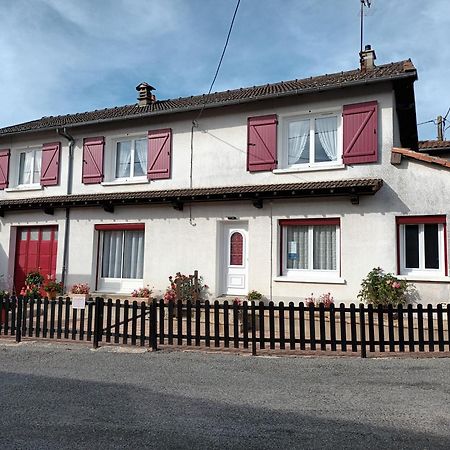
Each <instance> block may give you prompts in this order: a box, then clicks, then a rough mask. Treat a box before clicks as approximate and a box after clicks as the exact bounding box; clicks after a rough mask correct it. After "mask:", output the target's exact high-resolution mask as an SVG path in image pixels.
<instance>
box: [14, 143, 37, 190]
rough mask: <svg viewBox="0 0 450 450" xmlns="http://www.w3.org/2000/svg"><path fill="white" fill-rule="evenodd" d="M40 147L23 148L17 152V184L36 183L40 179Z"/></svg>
mask: <svg viewBox="0 0 450 450" xmlns="http://www.w3.org/2000/svg"><path fill="white" fill-rule="evenodd" d="M41 158H42V150H41V149H30V150H24V151H21V152H20V153H19V174H18V178H17V184H18V185H28V184H38V183H40V180H41Z"/></svg>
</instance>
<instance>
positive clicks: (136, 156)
mask: <svg viewBox="0 0 450 450" xmlns="http://www.w3.org/2000/svg"><path fill="white" fill-rule="evenodd" d="M115 162H116V163H115V178H116V179H127V178H142V177H145V176H146V174H147V139H146V138H145V137H144V138H143V137H139V138H136V139H127V140H120V141H117V142H116V159H115Z"/></svg>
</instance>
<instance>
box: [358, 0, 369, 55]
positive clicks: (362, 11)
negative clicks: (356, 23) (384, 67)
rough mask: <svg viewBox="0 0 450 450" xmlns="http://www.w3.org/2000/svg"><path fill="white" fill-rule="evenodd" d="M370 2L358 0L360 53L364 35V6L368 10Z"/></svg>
mask: <svg viewBox="0 0 450 450" xmlns="http://www.w3.org/2000/svg"><path fill="white" fill-rule="evenodd" d="M371 1H372V0H360V2H361V48H360V52H361V53H362V51H363V34H364V6H365V7H366V8H370V4H371V3H370V2H371Z"/></svg>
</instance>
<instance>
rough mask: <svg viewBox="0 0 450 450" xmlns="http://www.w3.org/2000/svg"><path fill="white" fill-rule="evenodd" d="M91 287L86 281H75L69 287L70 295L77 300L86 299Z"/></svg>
mask: <svg viewBox="0 0 450 450" xmlns="http://www.w3.org/2000/svg"><path fill="white" fill-rule="evenodd" d="M90 291H91V288H90V287H89V284H87V283H77V284H74V285H73V286H72V287H71V288H70V297H71V298H72V301H73V299H77V300H84V301H86V300H88V298H89V293H90Z"/></svg>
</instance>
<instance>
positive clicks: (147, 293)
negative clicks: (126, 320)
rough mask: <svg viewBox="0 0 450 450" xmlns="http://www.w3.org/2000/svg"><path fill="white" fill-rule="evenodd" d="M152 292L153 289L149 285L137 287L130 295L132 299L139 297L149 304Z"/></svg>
mask: <svg viewBox="0 0 450 450" xmlns="http://www.w3.org/2000/svg"><path fill="white" fill-rule="evenodd" d="M152 292H153V291H152V290H151V289H150V288H149V287H143V288H138V289H135V290H134V291H133V292H132V293H131V297H133V299H135V298H140V299H142V301H146V302H147V304H148V305H149V304H150V302H151V300H152Z"/></svg>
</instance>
